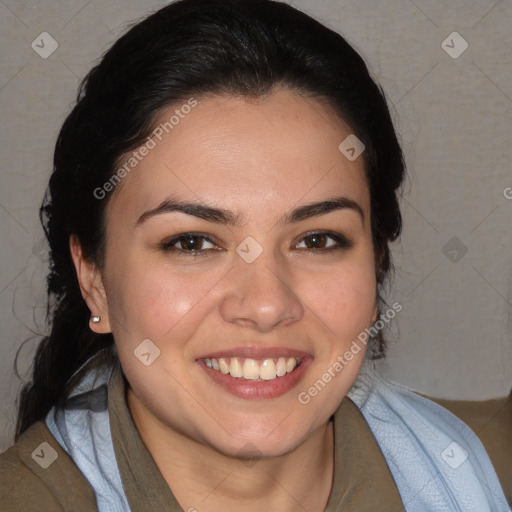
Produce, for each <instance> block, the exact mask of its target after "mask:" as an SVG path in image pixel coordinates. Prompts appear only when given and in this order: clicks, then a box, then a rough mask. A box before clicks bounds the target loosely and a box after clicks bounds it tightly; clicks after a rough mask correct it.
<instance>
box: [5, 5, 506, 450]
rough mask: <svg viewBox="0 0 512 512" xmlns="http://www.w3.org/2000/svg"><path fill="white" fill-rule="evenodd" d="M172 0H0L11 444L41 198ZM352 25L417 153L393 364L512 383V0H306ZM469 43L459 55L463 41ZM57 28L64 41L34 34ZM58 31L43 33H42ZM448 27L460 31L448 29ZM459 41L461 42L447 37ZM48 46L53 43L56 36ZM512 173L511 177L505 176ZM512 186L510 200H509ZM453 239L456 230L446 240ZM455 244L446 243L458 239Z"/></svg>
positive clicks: (441, 386) (410, 374) (464, 389)
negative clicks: (57, 155) (119, 63)
mask: <svg viewBox="0 0 512 512" xmlns="http://www.w3.org/2000/svg"><path fill="white" fill-rule="evenodd" d="M166 3H167V2H164V1H142V0H123V1H105V0H102V1H99V0H97V1H94V0H93V1H87V0H51V1H50V0H45V2H44V3H43V2H41V3H39V2H38V3H36V2H35V1H32V2H30V1H23V0H0V20H1V23H0V28H1V31H0V34H1V36H0V38H1V45H2V52H1V57H0V58H1V62H0V69H1V76H0V109H1V110H0V111H1V117H2V125H1V128H0V130H1V154H0V155H1V157H0V158H1V172H0V322H1V325H2V335H1V336H2V337H1V344H0V350H1V356H0V365H1V371H0V375H1V377H0V393H1V409H0V412H1V414H0V451H1V450H3V449H5V448H6V447H7V446H9V445H10V444H11V442H12V433H13V424H14V418H15V399H16V396H17V393H18V391H19V389H20V386H21V381H20V380H19V379H18V378H17V377H16V376H15V374H14V370H13V361H14V356H15V352H16V350H17V349H18V348H19V347H20V345H21V343H22V342H23V340H26V339H28V338H31V339H30V341H29V342H28V343H26V344H25V345H24V347H23V350H22V351H21V357H20V361H19V363H20V364H19V368H20V371H21V375H22V377H23V378H26V377H27V375H28V373H27V371H28V368H29V365H30V361H31V357H32V356H33V354H34V349H35V347H36V345H37V341H38V338H37V337H36V336H35V335H36V334H37V333H41V332H44V330H45V326H44V313H45V293H44V277H45V272H46V265H47V259H46V246H45V244H44V241H43V240H42V238H43V235H42V230H41V227H40V225H39V220H38V216H37V209H38V206H39V204H40V202H41V199H42V196H43V192H44V189H45V187H46V183H47V180H48V178H49V175H50V170H51V162H52V152H53V146H54V144H55V140H56V137H57V133H58V130H59V128H60V126H61V124H62V122H63V121H64V118H65V116H66V114H67V113H68V112H69V111H70V108H71V106H72V102H73V100H74V98H75V95H76V89H77V85H78V82H79V79H81V78H82V77H83V76H84V74H85V73H86V72H87V71H88V70H89V69H90V68H91V66H92V65H93V64H94V62H95V61H96V59H97V58H98V57H99V56H100V55H101V54H102V53H103V52H104V51H105V50H106V49H107V48H108V47H109V45H110V44H111V43H112V42H113V41H114V40H115V39H116V37H117V36H118V35H119V34H120V33H121V32H122V31H123V29H124V28H125V27H126V25H127V23H128V22H130V21H134V20H136V19H138V18H139V17H141V16H144V15H145V14H146V13H148V12H150V11H152V10H154V9H157V8H159V7H161V6H163V5H165V4H166ZM290 3H293V5H294V6H296V7H298V8H300V9H303V10H305V11H306V12H307V13H309V14H311V15H313V16H315V17H317V18H318V19H320V20H321V21H323V22H324V23H326V24H327V25H328V26H330V27H331V28H333V29H335V30H337V31H339V32H341V33H342V34H343V35H344V36H345V37H346V38H347V39H348V41H349V42H351V43H352V44H353V45H354V46H355V48H356V49H357V50H358V51H359V52H360V53H362V55H363V57H364V58H365V60H366V61H367V63H368V65H369V67H370V69H371V70H372V73H373V75H374V76H375V78H376V79H377V80H378V81H379V82H380V83H381V84H382V86H383V88H384V89H385V91H386V94H387V97H388V100H389V104H390V107H391V110H392V115H393V118H394V120H395V122H396V125H397V129H398V131H399V133H400V137H401V140H402V144H403V148H404V150H405V154H406V159H407V163H408V167H409V176H410V179H409V180H408V182H407V184H406V187H405V193H404V198H403V200H402V208H403V215H404V232H403V236H402V239H401V242H400V243H396V244H394V246H393V258H394V262H395V266H396V269H397V272H396V277H395V279H394V281H393V287H392V289H391V290H390V291H389V292H388V299H389V301H390V304H392V303H393V302H395V301H398V302H400V303H401V304H402V305H403V310H402V312H401V313H400V314H399V315H398V316H397V319H396V322H395V323H394V324H393V326H392V328H391V330H390V331H389V332H388V338H389V339H390V340H391V343H390V349H389V355H388V358H387V360H386V361H385V362H384V363H383V364H381V369H382V372H383V373H384V374H385V375H386V376H388V377H389V378H391V379H393V380H395V381H397V382H400V383H403V384H406V385H407V386H409V387H411V388H412V389H415V390H419V391H422V392H424V393H426V394H430V395H433V396H438V397H445V398H460V399H473V400H476V399H486V398H491V397H497V396H503V395H505V394H507V393H508V392H509V391H510V388H511V386H512V348H511V346H512V344H511V340H512V316H511V314H512V251H511V249H512V227H511V222H510V219H511V218H512V171H511V166H510V162H511V161H512V158H511V157H512V149H511V146H512V144H511V143H512V137H511V126H512V123H511V121H512V76H511V75H512V33H511V30H510V27H511V26H512V0H502V1H496V0H479V1H474V0H472V1H470V0H464V1H463V0H451V1H450V2H445V1H441V0H436V1H434V0H432V1H424V2H420V1H419V0H414V1H412V0H388V1H377V0H373V1H365V2H361V1H342V0H297V1H294V2H290ZM454 31H455V32H458V33H459V34H460V35H461V36H462V38H463V39H464V40H465V41H466V42H467V44H468V48H467V50H466V51H465V52H464V53H462V54H461V55H460V56H458V57H457V58H453V56H450V55H449V54H448V53H447V52H446V51H445V50H444V49H443V46H442V42H443V41H445V40H446V42H445V43H444V46H445V47H446V45H447V46H448V48H447V49H448V50H449V51H450V52H452V55H453V52H457V51H460V49H461V48H462V46H461V43H462V41H461V40H458V39H457V38H455V39H454V38H453V37H451V38H450V37H448V36H449V35H450V34H451V33H452V32H454ZM42 32H48V33H49V34H50V35H51V36H52V37H53V38H54V39H55V40H56V41H57V43H58V48H57V50H56V51H55V52H54V53H53V54H52V55H51V56H49V57H48V58H46V59H43V58H42V57H40V56H39V54H38V53H36V51H35V50H34V49H33V48H32V47H31V43H32V41H34V40H35V41H36V43H37V42H38V41H39V45H40V46H41V43H40V39H41V38H40V37H39V35H40V34H41V33H42ZM44 37H46V36H44ZM447 37H448V39H447ZM450 47H452V48H450ZM45 48H46V49H48V48H49V44H48V40H46V43H45ZM509 187H510V188H509ZM506 196H508V197H509V198H510V199H507V197H506ZM450 241H451V242H450ZM446 244H448V245H446Z"/></svg>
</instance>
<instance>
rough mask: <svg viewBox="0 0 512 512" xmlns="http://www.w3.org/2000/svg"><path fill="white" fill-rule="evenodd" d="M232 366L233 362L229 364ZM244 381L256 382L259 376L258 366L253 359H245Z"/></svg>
mask: <svg viewBox="0 0 512 512" xmlns="http://www.w3.org/2000/svg"><path fill="white" fill-rule="evenodd" d="M231 364H233V362H231ZM243 375H244V379H249V380H256V379H257V378H258V377H259V376H260V366H259V364H258V363H257V362H256V361H255V360H254V359H246V360H245V363H244V369H243Z"/></svg>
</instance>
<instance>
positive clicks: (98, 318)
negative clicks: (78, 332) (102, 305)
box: [92, 316, 101, 324]
mask: <svg viewBox="0 0 512 512" xmlns="http://www.w3.org/2000/svg"><path fill="white" fill-rule="evenodd" d="M100 320H101V316H93V317H92V323H93V324H99V323H100Z"/></svg>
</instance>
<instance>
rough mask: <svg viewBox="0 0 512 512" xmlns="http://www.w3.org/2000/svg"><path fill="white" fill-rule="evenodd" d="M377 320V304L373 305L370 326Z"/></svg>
mask: <svg viewBox="0 0 512 512" xmlns="http://www.w3.org/2000/svg"><path fill="white" fill-rule="evenodd" d="M378 318H379V307H378V306H377V303H375V308H374V310H373V315H372V324H374V323H375V322H376V321H377V319H378Z"/></svg>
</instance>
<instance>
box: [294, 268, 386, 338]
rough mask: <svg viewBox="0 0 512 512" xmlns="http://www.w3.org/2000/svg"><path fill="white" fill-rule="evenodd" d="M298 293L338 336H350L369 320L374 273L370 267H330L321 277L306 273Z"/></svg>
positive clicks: (373, 295)
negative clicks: (304, 280) (328, 271)
mask: <svg viewBox="0 0 512 512" xmlns="http://www.w3.org/2000/svg"><path fill="white" fill-rule="evenodd" d="M300 296H301V297H303V298H304V299H306V300H305V303H306V304H307V305H308V307H309V308H311V310H312V311H314V312H315V313H316V314H317V315H318V317H319V318H320V319H321V320H322V322H323V323H324V324H325V325H326V326H327V327H328V328H329V329H330V330H331V331H332V332H333V333H335V334H336V335H337V336H340V339H352V337H354V336H357V334H359V332H360V331H361V330H364V328H366V327H368V325H369V324H370V323H371V317H372V314H373V312H374V308H375V297H376V281H375V276H374V275H373V271H372V270H371V269H370V268H369V267H353V268H350V269H348V268H340V269H333V271H332V272H330V273H328V274H326V275H324V276H323V277H321V278H320V277H319V276H316V278H315V277H307V278H306V282H305V283H304V288H303V289H302V291H301V292H300Z"/></svg>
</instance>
